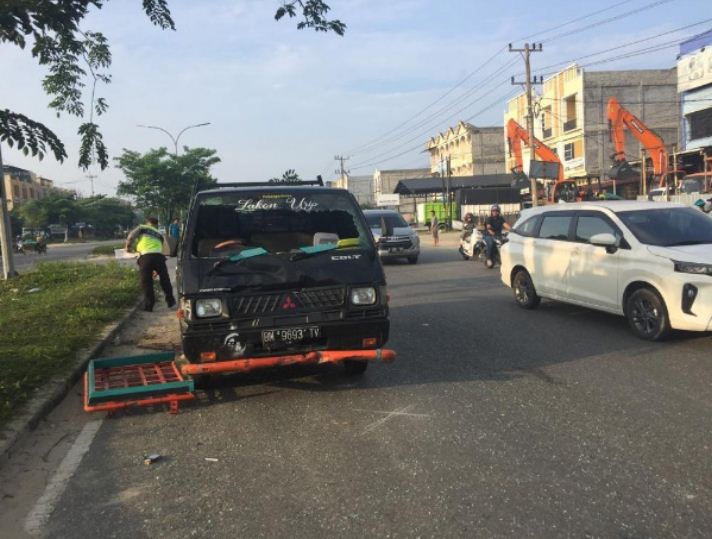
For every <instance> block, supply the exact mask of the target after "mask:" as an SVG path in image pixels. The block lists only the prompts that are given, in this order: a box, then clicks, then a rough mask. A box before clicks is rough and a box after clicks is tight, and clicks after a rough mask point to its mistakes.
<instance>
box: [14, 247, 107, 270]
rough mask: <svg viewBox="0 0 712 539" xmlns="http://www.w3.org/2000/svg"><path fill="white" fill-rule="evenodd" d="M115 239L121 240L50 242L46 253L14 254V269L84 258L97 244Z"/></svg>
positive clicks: (28, 268) (27, 268) (25, 268)
mask: <svg viewBox="0 0 712 539" xmlns="http://www.w3.org/2000/svg"><path fill="white" fill-rule="evenodd" d="M117 241H121V240H109V241H92V242H87V243H67V244H64V243H60V244H51V245H48V246H47V254H46V255H38V254H35V253H31V254H26V255H22V254H15V255H14V257H13V260H14V261H15V269H16V270H17V271H18V273H24V272H26V271H28V270H30V269H31V268H32V266H34V265H35V264H37V262H48V261H55V262H56V261H60V260H80V259H85V258H86V257H87V256H89V255H90V254H91V252H92V250H93V249H94V247H96V246H97V245H101V244H102V243H117ZM0 261H2V257H0ZM0 263H1V262H0Z"/></svg>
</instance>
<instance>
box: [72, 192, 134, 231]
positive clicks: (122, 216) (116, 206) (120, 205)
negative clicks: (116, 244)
mask: <svg viewBox="0 0 712 539" xmlns="http://www.w3.org/2000/svg"><path fill="white" fill-rule="evenodd" d="M77 206H78V207H79V210H80V212H81V214H82V219H83V220H84V221H86V222H87V223H89V224H90V225H92V226H93V227H94V232H95V234H96V235H97V236H99V237H104V238H109V237H113V236H114V234H115V233H116V231H117V230H118V229H119V228H121V229H127V228H130V227H131V226H133V225H134V224H135V221H136V215H135V214H134V211H133V208H132V207H131V204H129V203H127V202H125V201H123V200H121V199H119V198H113V197H106V196H103V195H98V196H95V197H90V198H81V199H79V200H77Z"/></svg>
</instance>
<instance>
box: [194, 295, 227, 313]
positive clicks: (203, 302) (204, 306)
mask: <svg viewBox="0 0 712 539" xmlns="http://www.w3.org/2000/svg"><path fill="white" fill-rule="evenodd" d="M221 314H222V301H220V300H219V299H199V300H196V302H195V316H197V317H198V318H213V317H215V316H220V315H221Z"/></svg>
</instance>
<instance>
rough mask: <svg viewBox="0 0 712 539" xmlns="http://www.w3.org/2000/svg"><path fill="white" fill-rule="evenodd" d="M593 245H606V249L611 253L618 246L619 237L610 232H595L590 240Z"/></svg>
mask: <svg viewBox="0 0 712 539" xmlns="http://www.w3.org/2000/svg"><path fill="white" fill-rule="evenodd" d="M589 241H590V242H591V245H598V246H599V247H605V248H606V251H608V252H609V253H614V252H615V251H616V249H617V248H618V239H617V238H616V237H615V236H614V235H613V234H611V233H610V232H601V233H600V234H594V235H593V236H591V239H590V240H589Z"/></svg>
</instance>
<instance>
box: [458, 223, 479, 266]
mask: <svg viewBox="0 0 712 539" xmlns="http://www.w3.org/2000/svg"><path fill="white" fill-rule="evenodd" d="M481 239H482V232H481V231H480V230H477V229H475V228H474V227H471V228H465V229H464V230H463V231H462V234H461V235H460V247H459V248H458V251H459V253H460V255H461V256H462V259H463V260H470V259H477V258H479V256H480V250H481V247H480V241H481Z"/></svg>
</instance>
